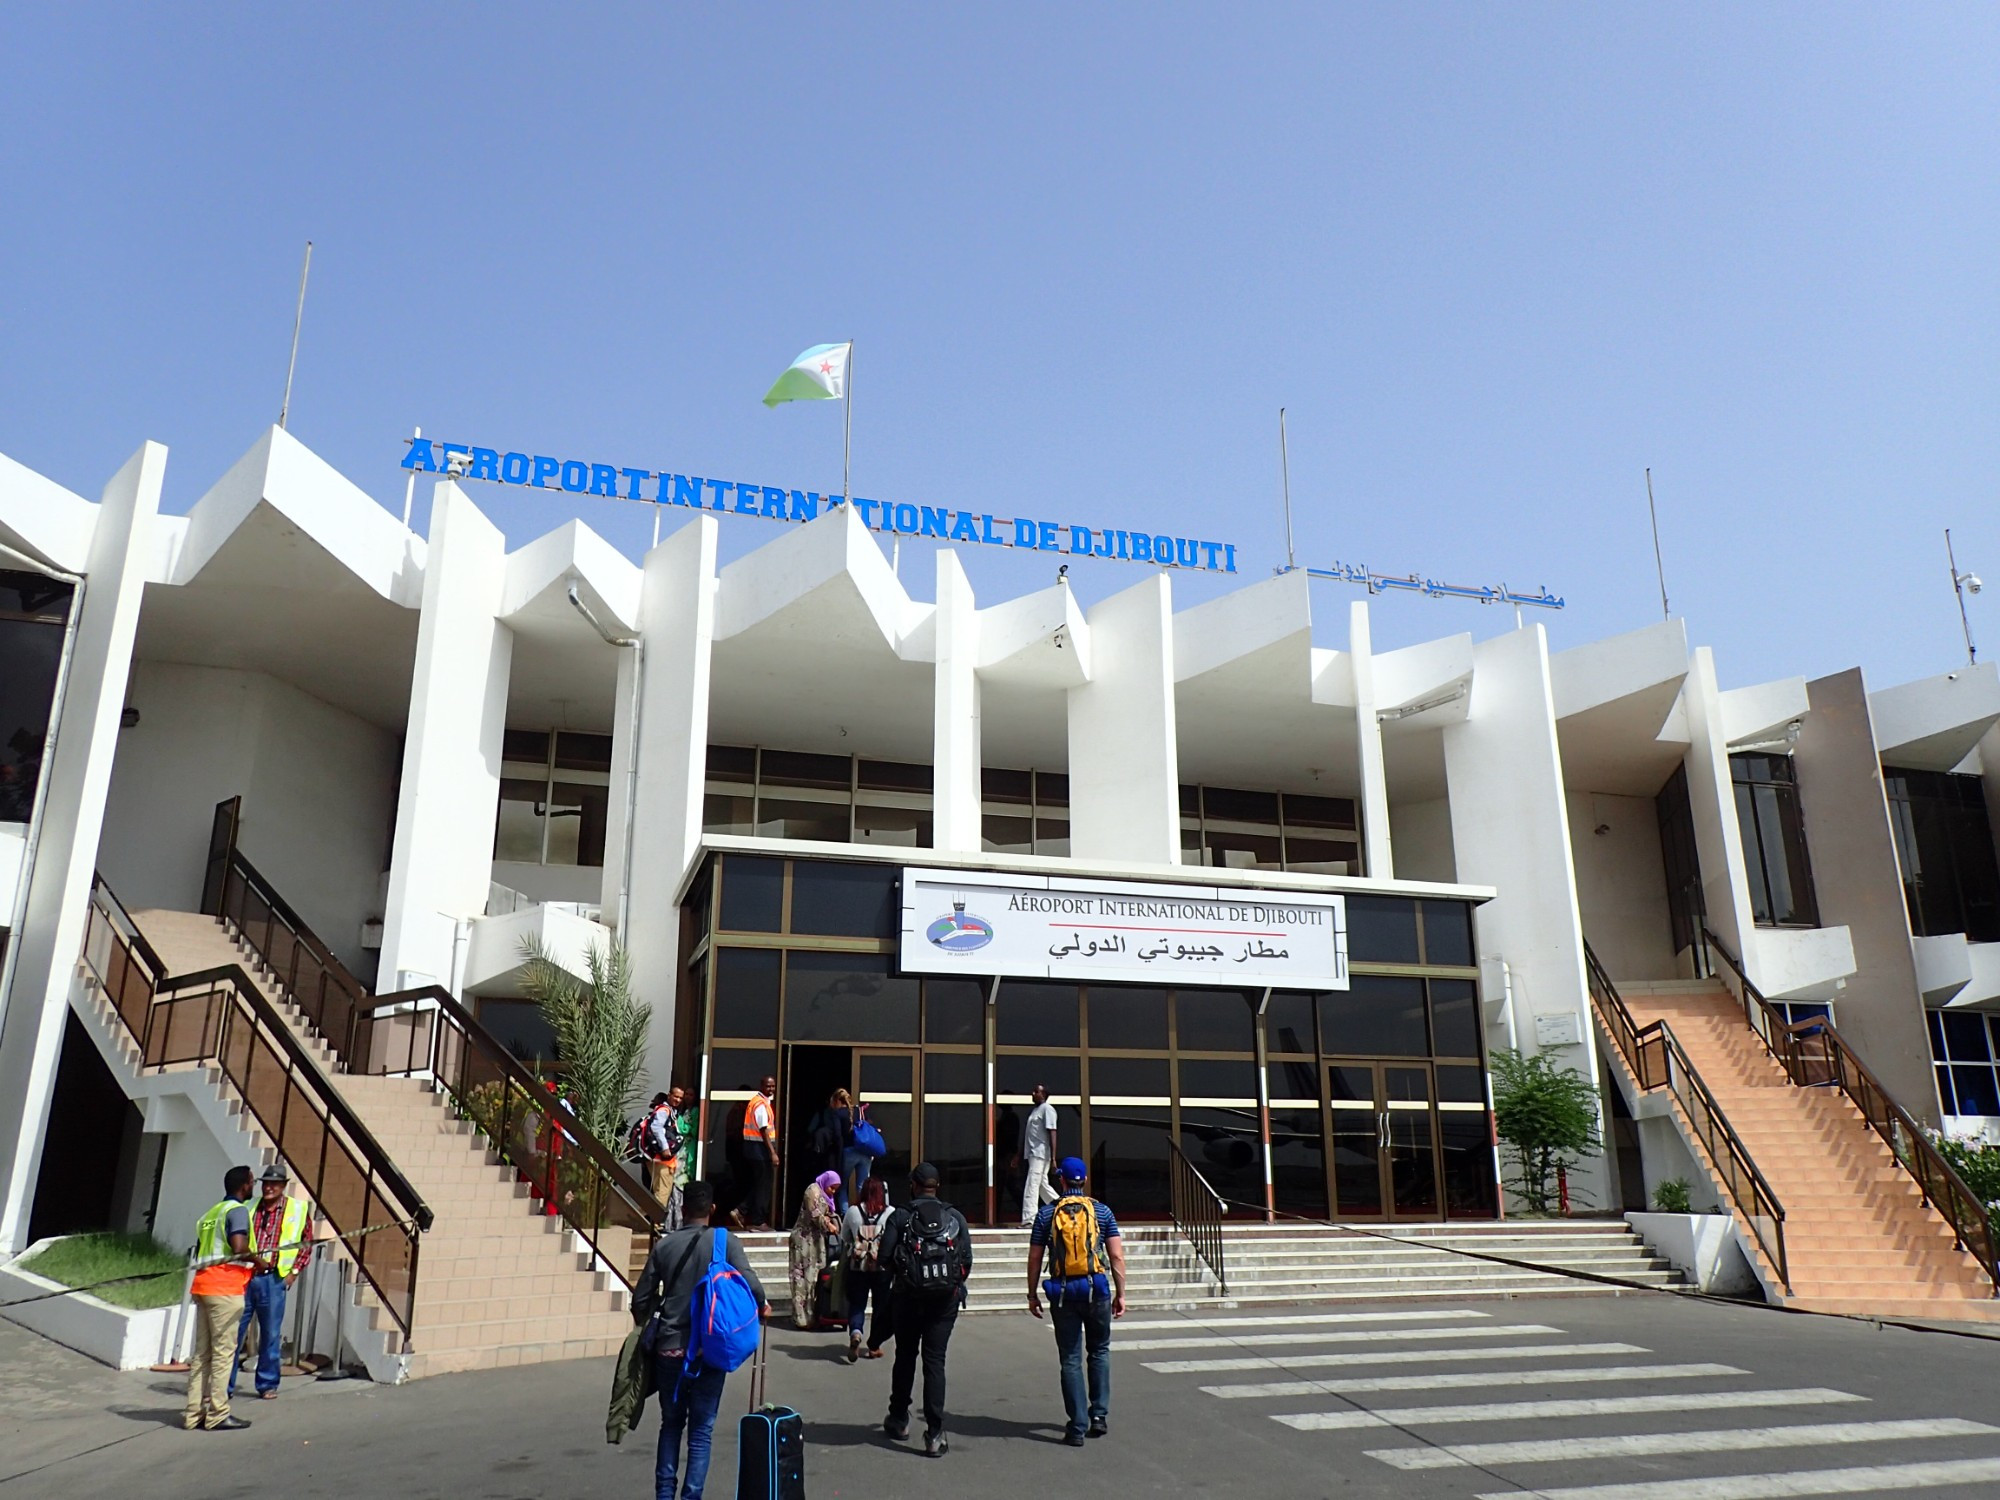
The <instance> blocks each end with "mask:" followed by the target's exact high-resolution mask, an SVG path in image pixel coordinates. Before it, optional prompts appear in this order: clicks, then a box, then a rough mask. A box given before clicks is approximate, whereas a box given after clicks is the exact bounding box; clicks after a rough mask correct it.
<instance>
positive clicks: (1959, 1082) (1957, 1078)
mask: <svg viewBox="0 0 2000 1500" xmlns="http://www.w3.org/2000/svg"><path fill="white" fill-rule="evenodd" d="M1951 1084H1952V1091H1953V1092H1954V1093H1956V1094H1957V1095H1958V1113H1959V1114H1962V1115H2000V1089H1996V1088H1995V1087H1994V1084H1993V1070H1992V1069H1991V1068H1953V1069H1952V1070H1951Z"/></svg>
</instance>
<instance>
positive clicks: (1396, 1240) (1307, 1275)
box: [744, 1219, 1678, 1313]
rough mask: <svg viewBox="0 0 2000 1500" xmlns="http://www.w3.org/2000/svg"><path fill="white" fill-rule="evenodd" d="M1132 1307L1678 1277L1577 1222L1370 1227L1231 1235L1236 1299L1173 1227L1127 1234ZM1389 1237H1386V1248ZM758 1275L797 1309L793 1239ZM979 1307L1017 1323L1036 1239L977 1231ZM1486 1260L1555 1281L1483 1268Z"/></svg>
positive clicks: (758, 1248)
mask: <svg viewBox="0 0 2000 1500" xmlns="http://www.w3.org/2000/svg"><path fill="white" fill-rule="evenodd" d="M1121 1227H1122V1228H1123V1230H1124V1234H1125V1246H1126V1298H1127V1300H1128V1301H1129V1302H1130V1303H1131V1305H1132V1306H1134V1307H1149V1308H1170V1309H1180V1310H1190V1311H1191V1310H1198V1309H1211V1308H1223V1307H1249V1306H1256V1305H1259V1304H1266V1303H1288V1302H1334V1303H1339V1302H1380V1301H1395V1300H1398V1299H1431V1298H1438V1297H1454V1298H1468V1297H1516V1296H1529V1297H1547V1296H1577V1295H1586V1294H1590V1293H1602V1292H1613V1291H1616V1290H1618V1289H1617V1288H1615V1287H1606V1286H1603V1285H1601V1284H1598V1283H1594V1282H1589V1281H1580V1280H1575V1279H1572V1278H1570V1277H1567V1276H1564V1275H1561V1274H1559V1273H1560V1271H1562V1270H1580V1271H1588V1272H1591V1273H1593V1274H1595V1275H1600V1276H1610V1277H1616V1278H1618V1279H1619V1280H1621V1281H1624V1282H1627V1283H1631V1284H1635V1285H1639V1286H1669V1285H1672V1284H1674V1283H1675V1282H1676V1281H1677V1280H1678V1276H1677V1273H1676V1272H1674V1270H1673V1269H1672V1268H1671V1267H1670V1266H1668V1265H1667V1263H1666V1262H1665V1261H1662V1260H1660V1259H1658V1258H1657V1257H1655V1256H1654V1255H1653V1254H1652V1252H1651V1251H1649V1250H1648V1249H1647V1248H1646V1246H1645V1245H1644V1243H1642V1242H1641V1241H1640V1240H1639V1239H1638V1237H1637V1236H1636V1235H1634V1234H1633V1233H1632V1231H1631V1229H1630V1227H1629V1226H1627V1225H1626V1224H1625V1223H1624V1222H1623V1221H1622V1220H1615V1219H1613V1220H1593V1219H1567V1220H1561V1221H1556V1222H1543V1221H1520V1222H1505V1221H1503V1222H1500V1223H1475V1224H1417V1225H1397V1226H1395V1227H1393V1228H1390V1229H1383V1228H1381V1227H1379V1226H1368V1228H1369V1231H1370V1232H1369V1233H1367V1234H1362V1233H1358V1232H1355V1231H1353V1230H1348V1229H1344V1228H1342V1227H1341V1226H1339V1225H1334V1224H1263V1223H1244V1224H1232V1225H1230V1226H1228V1227H1227V1228H1226V1229H1225V1230H1224V1231H1223V1240H1224V1243H1223V1260H1224V1264H1225V1266H1226V1268H1227V1270H1228V1272H1229V1294H1228V1295H1227V1296H1226V1297H1225V1296H1223V1295H1222V1294H1221V1293H1220V1292H1219V1291H1218V1289H1217V1288H1216V1285H1215V1278H1214V1277H1212V1276H1211V1275H1209V1274H1208V1270H1207V1268H1206V1267H1205V1266H1203V1265H1202V1263H1201V1262H1200V1261H1199V1260H1198V1259H1196V1257H1195V1255H1194V1252H1193V1250H1192V1249H1191V1248H1190V1247H1189V1245H1188V1242H1187V1241H1186V1240H1185V1239H1184V1238H1183V1237H1182V1236H1181V1235H1180V1234H1179V1233H1178V1232H1177V1231H1176V1230H1175V1229H1174V1227H1173V1226H1172V1225H1171V1224H1126V1225H1123V1226H1121ZM1380 1236H1387V1237H1386V1238H1383V1237H1380ZM744 1238H745V1249H746V1252H747V1254H748V1257H749V1260H750V1264H751V1267H752V1269H754V1270H755V1271H756V1273H757V1276H758V1279H759V1280H761V1281H762V1282H763V1283H764V1290H765V1292H766V1294H767V1295H769V1296H770V1298H771V1304H772V1306H773V1307H774V1308H778V1309H780V1310H781V1312H782V1311H783V1310H785V1309H787V1308H788V1303H787V1300H786V1299H787V1298H788V1296H789V1295H790V1286H789V1283H788V1281H787V1278H786V1255H787V1251H786V1237H785V1236H784V1235H781V1234H752V1235H746V1236H745V1237H744ZM972 1245H973V1263H972V1283H971V1300H970V1302H969V1303H968V1304H967V1310H968V1311H969V1312H975V1313H985V1312H1018V1311H1020V1310H1021V1308H1022V1306H1023V1302H1024V1299H1025V1297H1026V1293H1027V1284H1028V1282H1027V1276H1028V1235H1027V1231H1025V1230H1022V1229H975V1230H974V1231H973V1233H972ZM1454 1251H1475V1252H1478V1253H1480V1254H1484V1255H1492V1256H1499V1257H1502V1258H1504V1259H1507V1260H1514V1261H1521V1262H1525V1263H1527V1264H1528V1265H1529V1266H1545V1267H1548V1268H1549V1269H1548V1270H1533V1269H1518V1268H1516V1267H1512V1266H1506V1265H1499V1264H1495V1263H1494V1262H1492V1261H1486V1260H1474V1259H1471V1258H1470V1257H1468V1256H1466V1255H1462V1254H1454V1253H1452V1252H1454Z"/></svg>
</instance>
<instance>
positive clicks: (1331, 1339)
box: [1111, 1319, 1562, 1354]
mask: <svg viewBox="0 0 2000 1500" xmlns="http://www.w3.org/2000/svg"><path fill="white" fill-rule="evenodd" d="M1287 1321H1288V1322H1289V1321H1290V1320H1289V1319H1288V1320H1287ZM1118 1326H1119V1329H1120V1330H1121V1331H1122V1330H1124V1329H1126V1328H1129V1327H1131V1326H1132V1325H1131V1324H1129V1323H1120V1324H1119V1325H1118ZM1561 1332H1562V1329H1560V1328H1552V1327H1550V1326H1549V1325H1548V1324H1547V1323H1482V1324H1480V1325H1478V1326H1477V1327H1473V1328H1465V1327H1449V1328H1351V1329H1344V1330H1343V1329H1329V1330H1328V1331H1327V1332H1325V1333H1236V1334H1229V1333H1221V1334H1197V1335H1191V1336H1189V1337H1187V1338H1181V1339H1128V1338H1123V1337H1121V1338H1119V1339H1116V1340H1114V1341H1113V1343H1112V1345H1111V1349H1112V1352H1113V1353H1117V1354H1133V1353H1138V1352H1140V1351H1143V1350H1148V1349H1259V1348H1264V1347H1267V1346H1274V1345H1278V1344H1388V1343H1396V1342H1400V1341H1402V1340H1406V1339H1494V1338H1519V1337H1521V1336H1522V1335H1524V1334H1530V1333H1561Z"/></svg>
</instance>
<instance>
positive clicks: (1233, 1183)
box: [1180, 1108, 1264, 1215]
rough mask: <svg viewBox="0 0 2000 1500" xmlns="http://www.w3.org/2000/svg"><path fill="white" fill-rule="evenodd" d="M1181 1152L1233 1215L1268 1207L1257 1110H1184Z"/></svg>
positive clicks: (1261, 1139) (1262, 1146) (1182, 1111)
mask: <svg viewBox="0 0 2000 1500" xmlns="http://www.w3.org/2000/svg"><path fill="white" fill-rule="evenodd" d="M1180 1145H1181V1152H1182V1154H1183V1155H1185V1156H1186V1157H1187V1159H1188V1160H1189V1161H1190V1162H1192V1163H1193V1164H1194V1167H1195V1170H1196V1171H1198V1172H1200V1173H1201V1175H1202V1176H1204V1177H1206V1178H1207V1179H1208V1183H1209V1186H1210V1187H1212V1188H1214V1189H1215V1191H1216V1192H1217V1193H1218V1194H1220V1195H1221V1196H1222V1199H1223V1201H1224V1202H1226V1203H1228V1205H1229V1210H1230V1213H1231V1214H1232V1215H1234V1214H1238V1213H1242V1212H1244V1211H1246V1210H1253V1211H1254V1210H1256V1209H1261V1208H1262V1207H1263V1206H1264V1143H1263V1131H1262V1130H1261V1129H1260V1128H1259V1127H1258V1123H1257V1111H1256V1110H1254V1109H1185V1108H1184V1109H1182V1110H1181V1140H1180Z"/></svg>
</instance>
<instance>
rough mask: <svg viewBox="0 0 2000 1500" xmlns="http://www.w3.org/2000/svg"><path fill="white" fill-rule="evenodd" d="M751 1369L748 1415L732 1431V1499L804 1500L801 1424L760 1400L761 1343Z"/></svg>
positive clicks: (792, 1415) (788, 1411)
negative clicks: (734, 1487)
mask: <svg viewBox="0 0 2000 1500" xmlns="http://www.w3.org/2000/svg"><path fill="white" fill-rule="evenodd" d="M768 1339H769V1335H768V1334H767V1335H765V1337H764V1338H760V1339H759V1340H758V1341H757V1360H756V1363H755V1364H753V1365H752V1366H751V1367H750V1414H749V1415H748V1416H746V1417H745V1418H744V1419H743V1420H742V1421H741V1422H740V1423H739V1424H738V1425H737V1428H736V1500H805V1494H806V1424H805V1419H804V1418H803V1417H801V1416H800V1415H799V1414H798V1413H797V1412H795V1411H793V1410H792V1409H791V1408H790V1407H789V1406H772V1405H770V1404H769V1403H767V1402H766V1401H765V1400H764V1381H765V1375H766V1373H767V1369H766V1361H765V1344H766V1342H767V1341H768Z"/></svg>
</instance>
